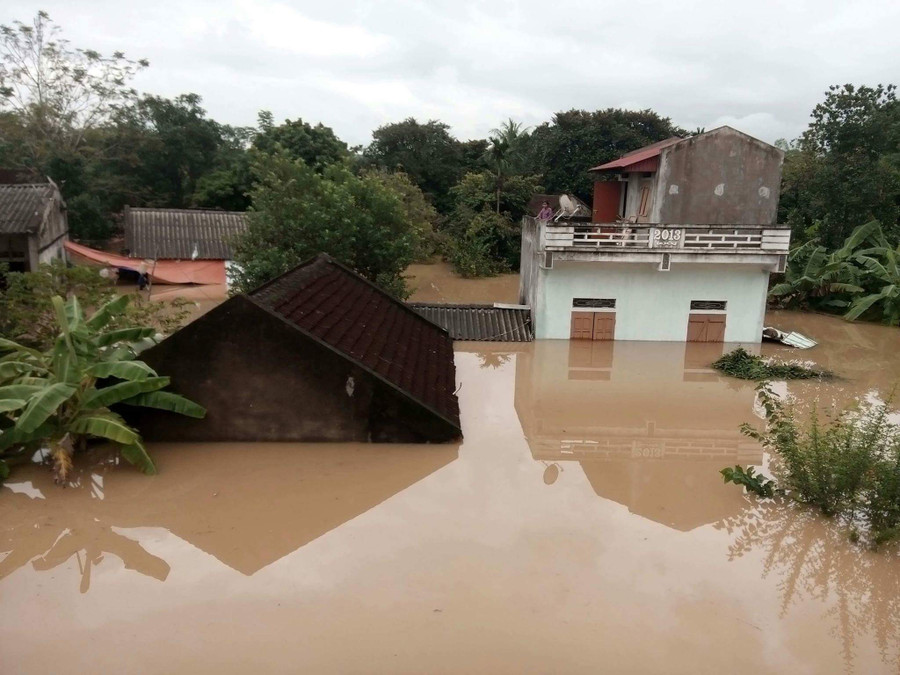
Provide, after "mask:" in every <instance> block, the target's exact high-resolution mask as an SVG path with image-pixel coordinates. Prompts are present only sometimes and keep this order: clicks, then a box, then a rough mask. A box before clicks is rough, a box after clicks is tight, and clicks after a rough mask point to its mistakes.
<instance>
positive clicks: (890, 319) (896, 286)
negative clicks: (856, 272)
mask: <svg viewBox="0 0 900 675" xmlns="http://www.w3.org/2000/svg"><path fill="white" fill-rule="evenodd" d="M870 253H872V254H870V255H860V256H859V257H858V261H859V263H860V264H862V265H863V266H865V268H866V269H867V270H868V271H869V275H870V279H871V280H872V282H874V284H877V286H878V287H879V288H878V292H877V293H870V294H869V295H866V296H863V297H861V298H856V299H855V300H854V301H853V304H851V305H850V309H849V311H848V312H847V313H846V314H845V315H844V318H845V319H847V320H849V321H854V320H856V319H858V318H859V317H860V316H862V315H863V314H865V313H866V312H868V311H869V310H874V309H876V308H878V307H879V306H880V309H881V317H882V320H883V321H884V323H886V324H889V325H891V326H896V325H898V324H900V265H898V260H900V246H898V247H897V249H892V248H887V247H885V248H882V249H880V250H878V251H877V253H874V252H870ZM875 255H878V257H877V258H876V257H875Z"/></svg>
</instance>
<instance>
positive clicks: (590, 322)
mask: <svg viewBox="0 0 900 675" xmlns="http://www.w3.org/2000/svg"><path fill="white" fill-rule="evenodd" d="M593 335H594V312H572V330H571V332H570V334H569V337H570V338H571V339H572V340H590V339H591V338H592V337H593Z"/></svg>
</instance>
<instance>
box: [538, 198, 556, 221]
mask: <svg viewBox="0 0 900 675" xmlns="http://www.w3.org/2000/svg"><path fill="white" fill-rule="evenodd" d="M552 217H553V209H551V208H550V203H549V202H544V203H543V204H541V211H540V213H538V220H550V219H551V218H552Z"/></svg>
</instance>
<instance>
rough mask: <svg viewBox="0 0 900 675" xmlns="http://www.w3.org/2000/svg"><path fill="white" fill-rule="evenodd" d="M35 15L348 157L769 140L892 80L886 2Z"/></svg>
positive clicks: (211, 101)
mask: <svg viewBox="0 0 900 675" xmlns="http://www.w3.org/2000/svg"><path fill="white" fill-rule="evenodd" d="M38 8H43V9H46V10H48V11H49V12H50V14H51V16H53V18H54V19H55V20H56V21H57V22H58V23H59V24H60V25H61V26H62V27H63V28H64V30H65V35H66V37H68V38H69V39H70V40H71V41H72V43H73V44H75V45H77V46H85V47H91V48H95V49H99V50H101V51H104V52H110V51H113V50H117V49H123V50H125V51H126V52H127V53H128V54H129V55H131V56H135V57H138V56H140V57H147V58H149V59H150V61H151V67H150V69H149V70H147V71H146V72H145V73H143V74H142V75H141V76H140V78H139V80H138V81H137V85H138V86H139V88H141V89H143V90H146V91H150V92H153V93H158V94H161V95H165V96H174V95H177V94H179V93H183V92H186V91H194V92H196V93H199V94H201V95H202V96H203V98H204V101H205V105H206V107H207V109H208V110H209V112H210V114H211V115H212V116H214V117H215V118H216V119H218V120H220V121H222V122H228V123H232V124H252V123H253V122H254V121H255V119H256V112H257V111H258V110H260V109H269V110H272V111H273V112H274V113H275V115H276V118H284V117H291V118H294V117H302V118H303V119H306V120H309V121H313V122H316V121H322V122H323V123H325V124H328V125H329V126H332V127H333V128H334V129H335V131H336V132H337V133H338V134H339V135H340V136H341V137H342V138H344V139H345V140H346V141H348V142H349V143H351V144H356V143H366V142H368V141H369V139H370V138H371V131H372V130H373V129H374V128H375V127H376V126H378V125H380V124H384V123H386V122H390V121H395V120H400V119H403V118H405V117H408V116H415V117H419V118H423V119H427V118H438V119H441V120H443V121H444V122H447V123H448V124H450V125H451V127H452V129H453V131H454V133H456V134H457V135H458V136H459V137H460V138H470V137H482V136H484V135H485V134H486V133H487V132H488V131H489V130H490V129H491V128H492V127H496V126H497V125H498V124H499V123H500V122H501V121H503V120H504V119H506V118H507V117H510V116H511V117H513V118H516V119H518V120H520V121H522V122H524V123H525V124H527V125H535V124H538V123H540V122H541V121H543V120H547V119H549V118H550V116H551V115H552V113H553V112H554V111H558V110H567V109H569V108H584V109H589V110H593V109H598V108H606V107H610V106H613V107H615V106H627V107H631V108H653V109H654V110H656V111H657V112H659V113H660V114H662V115H665V116H669V117H672V118H673V120H674V121H675V122H676V123H677V124H680V125H682V126H684V127H687V128H694V127H697V126H703V127H706V128H712V127H714V126H717V125H719V124H723V123H727V124H730V125H732V126H735V127H737V128H740V129H742V130H744V131H746V132H748V133H751V134H754V135H756V136H759V137H760V138H762V139H764V140H767V141H774V140H775V139H776V138H778V137H782V136H783V137H787V138H794V137H796V136H797V135H799V134H800V133H801V132H802V131H803V129H804V128H805V127H806V124H807V122H808V119H809V114H810V111H811V110H812V108H813V106H814V105H815V104H816V103H817V102H818V101H820V100H821V98H822V94H823V92H824V91H825V90H826V89H827V88H828V86H829V85H830V84H835V83H844V82H854V83H858V84H859V83H863V84H865V83H868V84H874V83H878V82H889V81H891V80H892V79H896V74H897V73H898V72H900V50H897V49H896V47H895V45H894V41H893V39H892V37H893V34H894V33H895V32H896V29H897V28H898V27H900V3H896V2H889V1H888V0H860V1H859V2H857V3H854V4H853V5H852V6H850V5H847V4H846V3H844V2H843V1H840V2H839V1H838V0H799V1H797V2H791V3H784V2H780V0H779V1H776V0H757V1H754V2H749V1H746V2H741V3H736V2H730V3H720V2H713V0H696V1H695V2H693V3H690V4H689V5H685V4H684V3H681V4H679V3H671V2H670V3H659V2H650V1H649V0H632V1H631V2H628V3H582V2H576V1H574V0H557V2H555V3H549V4H548V3H547V2H545V1H541V2H539V1H538V0H520V1H516V2H514V1H511V0H505V1H502V2H490V3H485V2H477V1H476V0H429V1H428V2H421V1H420V0H380V1H378V2H375V1H368V2H367V1H366V0H330V1H329V2H327V3H325V2H312V1H308V2H297V1H289V0H259V1H251V0H218V1H217V0H178V1H176V0H155V1H154V2H153V3H140V4H135V3H123V2H120V1H118V0H115V1H114V0H79V2H77V3H74V2H72V0H21V1H20V2H17V3H3V5H2V6H0V22H3V23H6V22H9V21H11V20H12V19H16V18H19V19H23V20H27V19H29V18H30V16H32V15H33V14H34V12H35V11H37V9H38Z"/></svg>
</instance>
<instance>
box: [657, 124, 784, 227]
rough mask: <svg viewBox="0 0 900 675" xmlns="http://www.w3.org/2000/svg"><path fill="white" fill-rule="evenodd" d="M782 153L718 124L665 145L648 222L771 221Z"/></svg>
mask: <svg viewBox="0 0 900 675" xmlns="http://www.w3.org/2000/svg"><path fill="white" fill-rule="evenodd" d="M783 160H784V153H783V152H782V151H781V150H779V149H778V148H776V147H774V146H772V145H769V144H768V143H763V142H762V141H759V140H756V139H755V138H752V137H750V136H747V135H746V134H743V133H741V132H739V131H736V130H734V129H731V128H729V127H722V128H720V129H715V130H713V131H710V132H708V133H705V134H700V135H699V136H694V137H692V138H689V139H687V140H685V141H683V142H681V143H677V144H675V145H673V146H670V147H668V148H665V149H664V150H663V151H662V154H661V155H660V165H659V171H658V172H657V179H656V187H655V194H654V203H653V209H652V213H651V219H650V220H651V222H658V223H674V224H691V223H697V224H734V225H756V224H765V225H771V224H774V223H775V222H776V218H777V214H778V194H779V189H780V186H781V165H782V162H783Z"/></svg>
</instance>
